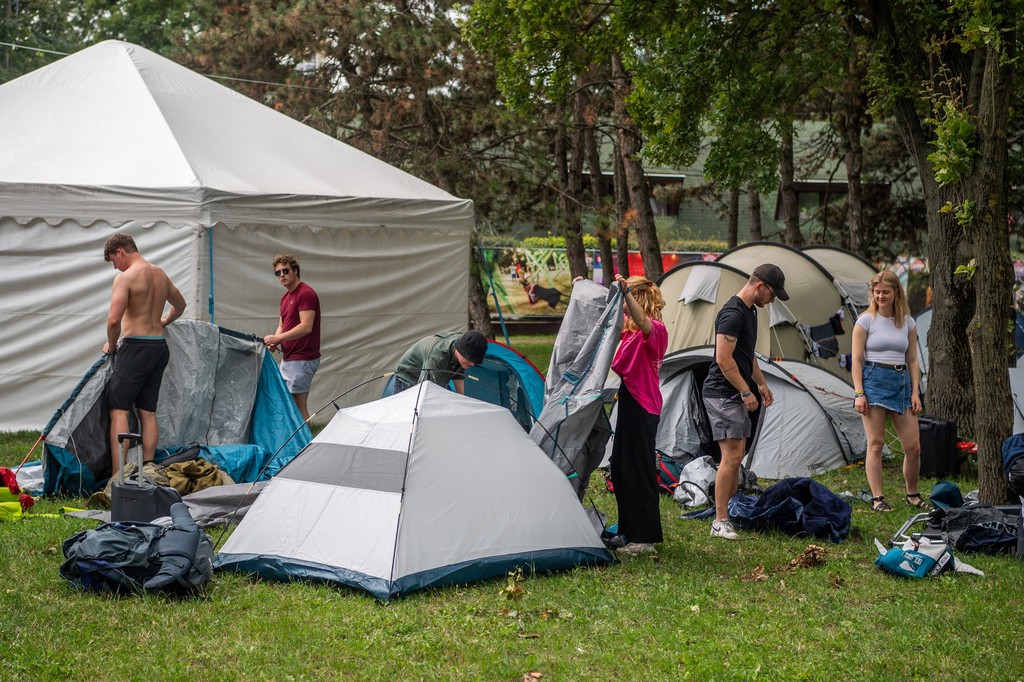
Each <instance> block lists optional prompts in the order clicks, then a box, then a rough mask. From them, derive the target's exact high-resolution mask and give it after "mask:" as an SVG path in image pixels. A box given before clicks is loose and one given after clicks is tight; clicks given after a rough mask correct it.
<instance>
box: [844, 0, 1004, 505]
mask: <svg viewBox="0 0 1024 682" xmlns="http://www.w3.org/2000/svg"><path fill="white" fill-rule="evenodd" d="M864 9H866V10H867V11H866V12H864ZM1022 9H1024V5H1022V3H1021V2H1019V1H1017V0H1010V1H1008V2H999V1H994V2H979V3H968V2H960V1H959V0H954V1H953V2H951V3H949V4H948V6H943V7H938V6H933V5H928V4H920V3H916V2H909V1H900V2H895V3H890V2H888V1H883V0H870V1H869V2H868V3H867V6H866V8H852V9H851V11H853V12H854V13H855V15H857V16H862V17H863V18H862V21H864V22H866V23H867V27H868V33H869V35H870V36H871V38H872V45H871V46H872V50H873V53H874V57H875V59H874V61H873V64H872V68H873V74H874V77H875V81H874V83H875V86H876V94H877V95H878V96H879V101H880V103H883V104H885V105H887V106H888V107H889V110H890V111H892V113H893V117H894V120H895V121H896V125H897V128H898V130H899V132H900V135H901V137H902V138H903V142H904V144H905V145H906V147H907V149H908V150H909V151H910V154H911V156H912V157H913V158H914V161H915V163H916V164H917V167H918V169H919V172H920V176H921V180H922V183H923V186H924V197H925V203H926V205H927V207H928V212H927V217H928V256H929V261H930V264H931V273H932V286H933V290H934V297H933V301H934V307H933V313H932V324H931V329H930V331H929V335H928V345H929V362H930V365H931V366H930V368H929V369H930V371H929V383H928V396H927V399H928V409H929V411H930V412H931V413H933V414H938V415H940V416H947V417H952V418H954V419H956V420H957V423H958V426H959V430H960V432H961V433H963V434H967V435H973V436H974V438H975V440H976V441H977V442H978V446H979V450H978V463H979V480H978V483H979V489H980V495H981V499H982V501H984V502H989V503H992V502H1002V501H1003V500H1004V499H1005V498H1006V495H1007V491H1006V484H1005V479H1004V477H1003V476H1002V472H1001V470H1000V446H1001V444H1002V441H1003V440H1004V439H1005V438H1006V437H1007V436H1008V435H1009V433H1010V430H1011V424H1012V414H1011V409H1012V408H1011V396H1010V387H1009V378H1008V376H1007V372H1006V367H1007V356H1008V353H1007V349H1008V347H1009V343H1010V337H1009V330H1010V327H1009V322H1010V314H1011V310H1012V307H1011V304H1012V301H1011V288H1012V284H1013V273H1012V270H1011V264H1010V253H1009V240H1008V238H1007V227H1006V226H1007V213H1006V207H1007V201H1006V191H1007V188H1006V182H1005V180H1006V169H1007V138H1006V134H1007V127H1008V123H1009V111H1010V106H1011V101H1012V95H1013V93H1015V89H1014V78H1015V76H1017V72H1018V71H1019V70H1020V68H1021V67H1020V66H1019V65H1018V62H1017V34H1018V32H1019V31H1020V28H1021V25H1020V22H1021V17H1022V16H1024V12H1022ZM861 12H864V13H863V14H861ZM958 271H959V272H968V273H973V277H972V278H971V279H970V281H968V278H967V277H964V276H962V275H960V274H958ZM965 336H966V337H967V339H968V341H969V344H964V343H963V342H962V339H963V338H964V337H965ZM965 386H973V387H974V390H972V391H970V390H964V387H965Z"/></svg>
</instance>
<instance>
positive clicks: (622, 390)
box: [611, 275, 668, 556]
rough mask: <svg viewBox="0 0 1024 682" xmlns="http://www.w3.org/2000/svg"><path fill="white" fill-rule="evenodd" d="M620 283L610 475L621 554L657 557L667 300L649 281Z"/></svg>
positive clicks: (619, 279) (637, 279)
mask: <svg viewBox="0 0 1024 682" xmlns="http://www.w3.org/2000/svg"><path fill="white" fill-rule="evenodd" d="M615 281H616V282H618V283H619V285H620V286H621V287H622V289H623V291H624V293H625V295H624V300H625V304H624V312H625V315H626V321H625V324H623V327H622V337H621V339H620V341H619V348H618V350H617V351H616V352H615V358H614V359H613V360H612V371H614V372H615V373H616V374H618V375H619V378H620V379H621V380H622V384H621V386H620V387H619V405H618V419H617V421H616V423H615V441H614V443H613V445H612V457H611V476H612V481H613V483H614V484H615V501H616V503H617V504H618V507H619V522H618V523H619V529H618V532H619V533H620V534H621V535H623V536H625V538H626V541H627V544H626V545H625V546H624V547H620V548H619V549H618V550H617V551H618V552H619V553H620V554H629V555H632V556H636V555H639V554H645V553H651V552H654V543H656V542H661V541H662V535H661V511H660V509H659V493H658V478H657V473H656V471H655V452H654V438H655V435H656V434H657V431H658V420H659V419H660V416H661V386H660V383H659V381H658V370H659V369H660V368H661V362H662V360H663V359H664V357H665V350H666V349H667V348H668V331H667V330H666V329H665V325H664V323H662V321H661V309H662V308H664V307H665V299H664V298H662V296H661V290H660V289H658V287H657V285H655V284H654V282H651V281H650V280H648V279H645V278H644V277H630V278H629V279H628V280H627V279H624V278H623V277H622V275H616V276H615Z"/></svg>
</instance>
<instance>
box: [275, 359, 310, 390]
mask: <svg viewBox="0 0 1024 682" xmlns="http://www.w3.org/2000/svg"><path fill="white" fill-rule="evenodd" d="M319 368H320V358H317V359H316V360H282V361H281V376H282V377H283V378H284V383H285V384H286V385H287V386H288V392H289V393H291V394H292V395H295V394H298V393H309V387H310V386H311V385H312V384H313V375H314V374H316V371H317V369H319Z"/></svg>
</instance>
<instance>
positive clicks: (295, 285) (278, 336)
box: [263, 254, 320, 421]
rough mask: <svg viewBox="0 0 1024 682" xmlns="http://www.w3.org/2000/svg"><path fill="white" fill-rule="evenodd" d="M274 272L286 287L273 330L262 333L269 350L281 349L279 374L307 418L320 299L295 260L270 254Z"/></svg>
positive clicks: (315, 362) (317, 346)
mask: <svg viewBox="0 0 1024 682" xmlns="http://www.w3.org/2000/svg"><path fill="white" fill-rule="evenodd" d="M274 275H275V276H276V277H277V280H278V281H279V282H280V283H281V285H282V286H284V288H285V289H286V290H287V291H285V292H284V296H282V297H281V317H280V319H279V321H278V325H277V331H275V332H274V333H273V334H270V335H269V336H266V337H264V339H263V343H265V344H266V345H267V348H268V349H270V350H271V351H276V350H278V349H280V350H282V351H284V357H283V359H282V360H281V376H283V377H284V381H285V383H286V384H287V385H288V391H289V392H290V393H291V394H292V398H293V399H294V400H295V404H296V405H297V406H298V408H299V412H301V413H302V418H303V419H305V420H307V421H308V420H309V408H308V407H307V406H306V399H307V398H308V397H309V387H310V385H311V384H312V383H313V375H314V374H316V370H317V369H318V368H319V367H320V299H319V297H317V295H316V292H315V291H313V287H311V286H309V285H308V284H306V283H305V282H303V281H302V278H301V277H300V276H299V261H297V260H295V257H294V256H290V255H288V254H283V255H280V256H275V257H274Z"/></svg>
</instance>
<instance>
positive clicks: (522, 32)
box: [467, 0, 662, 278]
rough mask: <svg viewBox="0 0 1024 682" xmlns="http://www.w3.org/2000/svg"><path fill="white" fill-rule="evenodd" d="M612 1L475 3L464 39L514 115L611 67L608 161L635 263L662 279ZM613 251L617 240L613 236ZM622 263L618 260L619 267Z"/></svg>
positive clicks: (567, 95) (550, 101)
mask: <svg viewBox="0 0 1024 682" xmlns="http://www.w3.org/2000/svg"><path fill="white" fill-rule="evenodd" d="M619 9H620V8H619V6H618V5H617V4H616V3H615V2H608V3H601V4H596V5H586V4H583V5H581V4H579V3H576V2H572V1H571V0H552V1H551V2H549V3H543V4H536V3H528V2H512V3H508V2H505V0H476V2H474V3H473V4H472V5H471V7H470V18H469V22H468V23H467V34H468V35H469V36H470V39H471V40H472V41H473V44H474V45H476V46H477V47H478V48H479V49H481V50H486V51H487V53H488V54H490V55H491V56H492V57H493V58H494V60H495V62H496V64H497V68H498V70H499V73H500V78H499V82H500V83H501V86H502V92H503V93H504V94H505V96H506V97H507V99H508V102H509V104H510V105H512V106H513V107H516V108H518V109H520V110H528V109H530V108H536V107H545V106H552V105H554V104H556V103H564V102H566V101H568V100H570V99H571V98H572V97H573V92H572V91H573V88H574V87H575V85H576V83H577V79H578V77H579V76H580V75H582V74H586V73H590V72H593V71H594V70H595V69H602V68H604V67H605V66H606V65H609V64H610V65H611V68H612V72H613V73H612V83H613V85H612V88H611V90H610V93H611V96H612V97H613V98H615V101H616V107H615V110H614V111H615V113H614V126H615V146H614V149H615V164H617V166H618V167H619V169H621V171H622V175H621V176H619V175H616V178H620V177H621V178H622V179H624V180H625V185H624V186H625V189H626V194H627V195H628V198H629V204H630V206H629V211H628V215H629V218H630V220H629V221H628V222H623V221H619V225H618V228H619V232H620V234H621V231H622V230H623V228H628V227H629V225H630V224H632V225H633V226H634V227H635V228H636V231H637V241H638V243H639V245H640V252H641V258H642V259H643V263H644V269H645V271H646V273H647V276H648V277H651V278H656V277H659V276H660V275H661V271H662V265H661V253H660V248H659V245H658V237H657V233H656V232H655V229H654V217H653V214H652V212H651V208H650V186H649V184H648V182H647V179H646V176H645V175H644V170H643V165H642V161H641V159H640V151H641V148H642V145H643V137H642V136H641V135H640V133H639V130H638V129H637V127H636V125H635V124H634V123H633V120H632V115H631V113H630V112H629V110H628V106H627V104H626V99H627V98H629V97H631V96H632V89H633V85H632V78H631V74H630V73H629V70H628V69H627V68H626V67H625V66H624V65H623V63H622V61H621V59H619V57H620V54H619V52H618V50H619V49H620V48H622V49H625V48H626V47H627V43H623V42H622V38H623V36H624V35H626V32H625V30H624V29H623V27H622V26H620V22H621V21H622V18H621V17H620V15H619V13H618V10H619ZM619 248H620V249H622V248H623V240H622V239H621V237H620V238H619ZM624 266H625V262H624V261H623V260H621V259H620V261H619V268H620V270H622V268H623V267H624Z"/></svg>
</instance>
